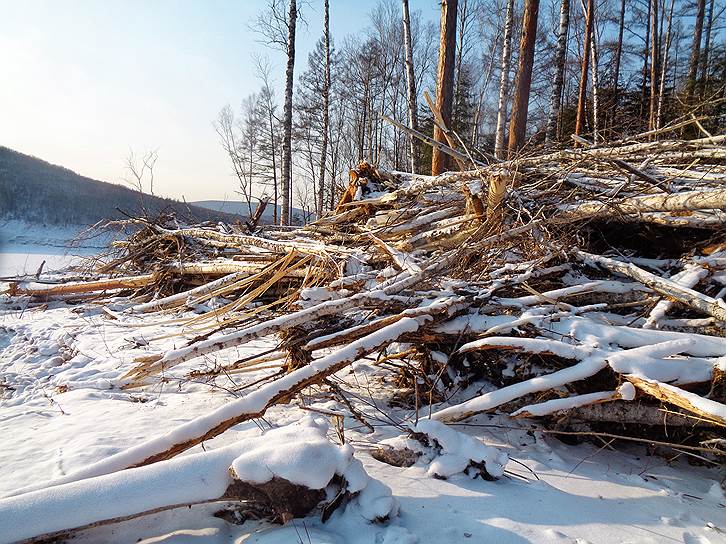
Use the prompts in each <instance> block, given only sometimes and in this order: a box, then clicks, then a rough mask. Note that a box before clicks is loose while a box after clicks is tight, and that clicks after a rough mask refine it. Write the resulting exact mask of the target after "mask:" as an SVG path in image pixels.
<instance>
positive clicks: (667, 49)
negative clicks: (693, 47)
mask: <svg viewBox="0 0 726 544" xmlns="http://www.w3.org/2000/svg"><path fill="white" fill-rule="evenodd" d="M674 5H675V0H671V7H670V9H669V11H668V25H667V27H666V37H665V48H664V50H663V61H662V63H661V64H662V67H661V71H660V84H659V87H658V107H657V111H656V115H655V127H654V128H656V129H658V128H660V121H661V115H662V112H663V96H664V95H665V83H666V73H667V71H668V54H669V52H670V49H671V28H672V23H673V7H674Z"/></svg>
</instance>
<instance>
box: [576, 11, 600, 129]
mask: <svg viewBox="0 0 726 544" xmlns="http://www.w3.org/2000/svg"><path fill="white" fill-rule="evenodd" d="M594 12H595V2H594V1H593V0H588V1H587V9H586V10H585V37H584V38H583V44H582V65H581V71H580V89H579V92H578V94H577V117H576V118H575V134H582V130H583V128H584V126H585V102H586V101H587V71H588V68H589V63H590V45H591V43H592V19H593V14H594Z"/></svg>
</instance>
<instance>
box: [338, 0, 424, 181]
mask: <svg viewBox="0 0 726 544" xmlns="http://www.w3.org/2000/svg"><path fill="white" fill-rule="evenodd" d="M402 2H403V43H404V47H405V54H406V90H407V94H408V126H409V127H410V128H411V129H412V130H418V112H417V111H416V110H417V107H416V105H417V101H416V76H415V74H414V71H413V41H412V40H411V16H410V14H409V10H408V0H402ZM326 4H327V0H326ZM409 146H410V148H411V158H410V159H411V173H412V174H415V173H416V163H417V162H418V140H417V139H416V138H415V137H414V136H412V135H410V136H409Z"/></svg>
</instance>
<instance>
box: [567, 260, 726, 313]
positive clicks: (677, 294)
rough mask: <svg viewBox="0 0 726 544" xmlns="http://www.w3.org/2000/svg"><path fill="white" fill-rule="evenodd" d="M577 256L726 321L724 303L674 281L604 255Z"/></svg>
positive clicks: (725, 306)
mask: <svg viewBox="0 0 726 544" xmlns="http://www.w3.org/2000/svg"><path fill="white" fill-rule="evenodd" d="M577 256H578V257H579V258H580V259H581V260H583V261H584V262H586V263H588V264H596V265H598V266H602V267H603V268H606V269H607V270H610V271H611V272H615V273H618V274H623V275H624V276H627V277H629V278H631V279H634V280H636V281H639V282H640V283H642V284H643V285H645V286H646V287H650V288H651V289H653V290H654V291H656V292H658V293H660V294H661V295H664V296H667V297H669V298H672V299H673V300H676V301H678V302H681V303H683V304H685V305H687V306H690V307H691V308H693V309H695V310H698V311H701V312H704V313H707V314H709V315H712V316H713V317H715V318H716V319H720V320H721V321H726V305H724V302H723V301H720V300H717V299H715V298H712V297H709V296H707V295H704V294H703V293H699V292H698V291H694V290H693V289H690V288H688V287H684V286H682V285H680V284H678V283H676V282H674V281H672V280H667V279H665V278H661V277H658V276H656V275H655V274H652V273H650V272H648V271H646V270H643V269H642V268H640V267H638V266H635V265H634V264H632V263H623V262H621V261H616V260H615V259H611V258H609V257H603V256H602V255H593V254H592V253H586V252H584V251H578V252H577Z"/></svg>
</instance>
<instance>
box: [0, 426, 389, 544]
mask: <svg viewBox="0 0 726 544" xmlns="http://www.w3.org/2000/svg"><path fill="white" fill-rule="evenodd" d="M327 432H328V424H327V421H325V420H321V419H317V420H316V419H314V418H312V417H306V418H303V419H302V420H301V421H300V422H299V423H298V424H293V425H287V426H284V427H279V428H277V429H272V430H270V431H268V432H267V433H265V434H263V435H262V436H259V437H255V438H249V439H245V440H242V441H240V442H238V443H235V444H233V445H230V446H226V447H223V448H219V449H216V450H213V451H211V452H203V453H197V454H195V455H188V456H184V457H178V458H176V459H172V460H170V461H164V462H158V463H154V464H152V465H148V466H145V467H140V468H135V469H130V470H125V471H121V472H116V473H113V474H107V475H103V476H99V477H96V478H89V479H85V480H81V481H78V482H71V483H67V484H64V485H59V486H55V487H51V488H49V489H43V490H39V491H35V492H31V493H25V494H23V495H18V496H15V497H9V498H6V499H0V544H6V543H11V542H15V541H16V540H22V539H25V538H32V537H35V536H39V535H43V534H47V533H53V532H56V531H62V530H65V529H70V528H74V527H82V526H85V525H89V524H91V523H95V522H98V521H103V520H108V519H116V518H121V517H127V516H132V515H134V514H139V513H142V512H148V511H151V510H156V509H160V508H165V507H169V506H175V505H185V504H192V503H200V502H205V501H210V500H213V499H218V498H220V497H222V496H223V495H224V493H225V491H226V490H227V488H228V487H229V486H230V484H232V482H233V480H234V479H239V480H242V481H243V482H250V483H257V484H262V483H265V482H268V481H270V480H271V479H272V478H274V477H278V478H284V479H286V480H288V481H290V482H292V483H294V484H299V485H303V486H306V487H309V488H311V489H323V488H325V487H326V486H327V485H328V484H329V483H330V482H331V480H332V478H333V476H335V475H336V474H338V475H340V476H343V477H344V478H345V482H346V486H347V487H346V489H347V490H348V491H349V492H351V493H357V494H358V495H357V496H355V498H354V504H355V505H356V507H357V508H358V511H359V512H360V513H361V514H362V515H364V517H366V518H367V519H369V520H370V521H375V520H376V519H383V518H386V517H388V516H391V515H395V512H396V511H397V510H396V509H397V504H396V502H395V499H393V498H392V496H391V490H390V489H389V488H388V487H387V486H385V485H384V484H382V483H380V482H375V481H373V480H371V479H370V478H369V477H368V475H367V474H366V472H365V469H364V468H363V466H362V464H361V463H360V461H358V460H357V459H354V458H353V448H352V447H350V446H348V445H344V446H337V445H335V444H333V443H332V442H331V441H330V440H328V438H327ZM230 463H231V466H230Z"/></svg>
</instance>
